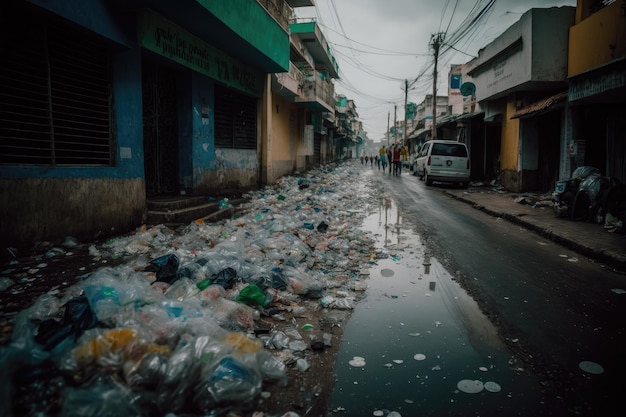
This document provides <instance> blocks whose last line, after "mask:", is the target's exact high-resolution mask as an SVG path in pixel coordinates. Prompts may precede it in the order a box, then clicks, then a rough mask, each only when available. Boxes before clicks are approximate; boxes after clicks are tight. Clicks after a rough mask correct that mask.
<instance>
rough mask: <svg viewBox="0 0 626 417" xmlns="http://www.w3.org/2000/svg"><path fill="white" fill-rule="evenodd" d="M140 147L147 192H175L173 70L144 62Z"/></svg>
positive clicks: (175, 131)
mask: <svg viewBox="0 0 626 417" xmlns="http://www.w3.org/2000/svg"><path fill="white" fill-rule="evenodd" d="M142 87H143V148H144V170H145V181H146V195H147V196H149V197H150V196H157V195H164V194H174V193H176V192H178V188H179V175H178V117H177V114H178V109H177V106H176V72H175V71H174V70H172V69H170V68H167V67H164V66H161V65H158V64H156V63H154V62H150V61H144V64H143V74H142Z"/></svg>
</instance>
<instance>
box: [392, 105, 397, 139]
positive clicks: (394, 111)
mask: <svg viewBox="0 0 626 417" xmlns="http://www.w3.org/2000/svg"><path fill="white" fill-rule="evenodd" d="M397 109H398V105H397V104H394V105H393V144H394V145H395V144H396V143H397V142H398V128H397V127H396V110H397Z"/></svg>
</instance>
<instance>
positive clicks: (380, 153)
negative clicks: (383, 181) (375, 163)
mask: <svg viewBox="0 0 626 417" xmlns="http://www.w3.org/2000/svg"><path fill="white" fill-rule="evenodd" d="M378 158H379V160H380V165H382V167H383V173H384V172H385V168H387V149H385V145H383V146H382V148H380V150H379V151H378Z"/></svg>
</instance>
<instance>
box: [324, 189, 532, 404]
mask: <svg viewBox="0 0 626 417" xmlns="http://www.w3.org/2000/svg"><path fill="white" fill-rule="evenodd" d="M363 228H364V229H365V230H367V231H368V232H371V233H372V234H373V235H375V236H377V237H378V238H377V241H376V243H375V245H376V246H377V247H378V248H381V250H382V251H383V252H386V254H387V255H388V256H387V257H386V258H385V259H382V260H379V261H378V264H377V265H375V266H373V268H372V269H371V271H370V278H369V280H368V282H367V284H368V289H367V297H366V298H365V299H364V300H362V301H361V302H359V303H358V304H357V305H356V307H355V309H354V312H353V314H352V317H351V318H350V320H349V321H348V323H347V326H346V328H345V329H344V338H343V342H342V345H341V349H340V352H339V354H338V357H337V365H336V371H335V373H336V376H337V381H336V385H335V389H334V392H333V398H332V400H331V405H330V409H331V410H333V409H342V410H344V411H343V412H342V415H345V416H364V415H372V413H373V412H375V411H376V410H386V414H384V415H390V414H389V413H390V410H395V411H396V412H399V413H401V415H404V416H415V415H481V416H490V415H514V414H517V413H518V412H519V410H526V411H528V408H529V407H530V408H531V409H532V404H533V402H534V403H535V404H536V406H537V407H540V406H541V401H542V398H541V395H540V394H541V392H540V389H539V385H538V384H537V385H536V387H535V385H534V384H535V381H534V380H532V379H531V378H529V377H528V376H527V375H526V374H525V373H523V372H520V371H519V370H514V369H511V366H510V365H509V360H510V359H511V354H510V353H509V352H508V351H507V350H506V349H505V348H504V346H503V345H502V343H501V342H500V339H499V338H498V334H497V331H496V329H495V327H494V326H493V325H492V324H491V322H489V320H487V318H486V317H485V316H484V315H483V314H482V313H481V312H480V309H479V308H478V306H477V305H476V303H475V302H474V300H473V299H472V298H471V297H469V296H468V295H467V294H466V293H465V291H463V290H462V289H461V288H460V286H459V285H458V283H457V282H456V281H455V280H454V278H453V277H452V276H451V275H450V274H449V273H448V272H447V271H446V270H445V269H444V268H443V266H442V265H441V264H440V263H439V262H438V261H437V259H435V258H434V257H431V256H430V254H429V253H428V252H427V250H426V248H425V247H424V245H423V244H422V243H421V241H420V239H419V236H417V235H416V234H415V233H414V232H413V230H412V227H410V225H409V224H408V223H405V222H404V219H403V218H402V216H401V215H400V213H399V211H398V208H397V207H396V206H395V204H394V202H393V201H392V200H390V199H386V198H385V199H381V201H380V204H379V205H378V207H377V210H376V212H375V213H373V214H371V215H370V216H368V217H367V218H366V219H365V221H364V225H363ZM426 277H427V278H428V279H425V278H426ZM356 358H367V361H365V360H364V359H363V360H362V361H356V362H355V359H356ZM350 365H352V366H350ZM356 365H361V366H356ZM464 381H465V382H464ZM467 381H469V382H467ZM459 384H460V385H461V386H462V389H461V388H459ZM485 384H489V385H488V387H489V390H488V389H486V388H487V386H486V385H485ZM479 386H480V387H482V388H485V389H482V388H481V390H480V391H477V392H476V393H475V394H474V395H467V394H466V392H469V391H471V390H472V389H473V390H477V389H478V387H479ZM500 389H502V390H503V391H505V392H506V394H505V395H504V396H503V395H502V394H493V392H497V391H499V390H500ZM485 394H489V396H485ZM538 409H540V408H538Z"/></svg>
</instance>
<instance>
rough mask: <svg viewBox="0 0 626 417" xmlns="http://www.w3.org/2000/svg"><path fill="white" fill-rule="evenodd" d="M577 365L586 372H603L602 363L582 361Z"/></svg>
mask: <svg viewBox="0 0 626 417" xmlns="http://www.w3.org/2000/svg"><path fill="white" fill-rule="evenodd" d="M578 367H579V368H580V369H582V370H583V371H585V372H587V373H588V374H593V375H600V374H603V373H604V368H603V367H602V365H600V364H598V363H596V362H592V361H582V362H580V363H579V364H578Z"/></svg>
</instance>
